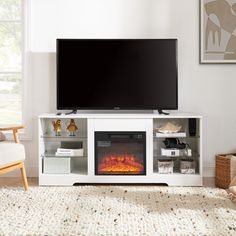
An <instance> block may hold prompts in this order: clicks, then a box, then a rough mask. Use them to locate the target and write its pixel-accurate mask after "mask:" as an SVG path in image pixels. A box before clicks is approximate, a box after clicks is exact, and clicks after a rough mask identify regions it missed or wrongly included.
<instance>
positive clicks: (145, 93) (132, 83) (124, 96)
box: [57, 39, 178, 110]
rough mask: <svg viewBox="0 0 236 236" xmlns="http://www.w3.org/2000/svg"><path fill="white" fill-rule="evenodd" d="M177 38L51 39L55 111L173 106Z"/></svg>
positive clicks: (170, 108)
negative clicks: (53, 41)
mask: <svg viewBox="0 0 236 236" xmlns="http://www.w3.org/2000/svg"><path fill="white" fill-rule="evenodd" d="M177 67H178V66H177V39H57V109H58V110H69V109H72V110H78V109H81V110H88V109H93V110H98V109H124V110H127V109H128V110H130V109H133V110H162V109H166V110H175V109H177V108H178V73H177Z"/></svg>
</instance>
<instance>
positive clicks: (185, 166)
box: [180, 160, 195, 174]
mask: <svg viewBox="0 0 236 236" xmlns="http://www.w3.org/2000/svg"><path fill="white" fill-rule="evenodd" d="M180 172H181V173H182V174H195V161H194V160H181V161H180Z"/></svg>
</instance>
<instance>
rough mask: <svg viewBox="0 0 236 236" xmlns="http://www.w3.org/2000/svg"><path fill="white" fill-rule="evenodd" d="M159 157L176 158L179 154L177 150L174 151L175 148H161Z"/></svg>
mask: <svg viewBox="0 0 236 236" xmlns="http://www.w3.org/2000/svg"><path fill="white" fill-rule="evenodd" d="M161 155H162V156H173V157H176V156H179V155H180V152H179V149H175V148H162V149H161Z"/></svg>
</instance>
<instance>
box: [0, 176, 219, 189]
mask: <svg viewBox="0 0 236 236" xmlns="http://www.w3.org/2000/svg"><path fill="white" fill-rule="evenodd" d="M28 182H29V186H38V178H28ZM3 186H8V187H18V186H19V187H20V186H22V187H23V185H22V182H21V179H20V178H12V177H1V178H0V187H3ZM203 186H204V187H215V179H214V178H213V177H208V178H203Z"/></svg>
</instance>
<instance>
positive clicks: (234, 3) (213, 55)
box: [200, 0, 236, 63]
mask: <svg viewBox="0 0 236 236" xmlns="http://www.w3.org/2000/svg"><path fill="white" fill-rule="evenodd" d="M200 63H236V0H200Z"/></svg>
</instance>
